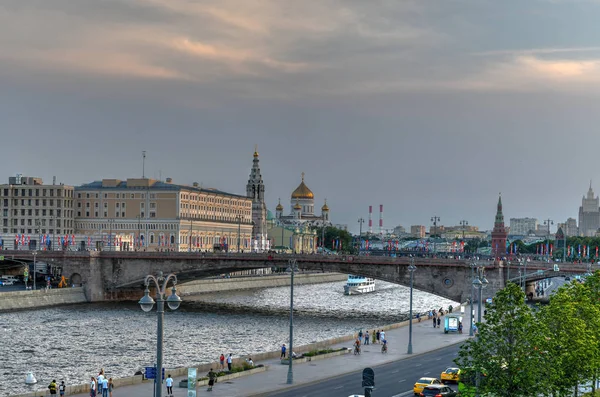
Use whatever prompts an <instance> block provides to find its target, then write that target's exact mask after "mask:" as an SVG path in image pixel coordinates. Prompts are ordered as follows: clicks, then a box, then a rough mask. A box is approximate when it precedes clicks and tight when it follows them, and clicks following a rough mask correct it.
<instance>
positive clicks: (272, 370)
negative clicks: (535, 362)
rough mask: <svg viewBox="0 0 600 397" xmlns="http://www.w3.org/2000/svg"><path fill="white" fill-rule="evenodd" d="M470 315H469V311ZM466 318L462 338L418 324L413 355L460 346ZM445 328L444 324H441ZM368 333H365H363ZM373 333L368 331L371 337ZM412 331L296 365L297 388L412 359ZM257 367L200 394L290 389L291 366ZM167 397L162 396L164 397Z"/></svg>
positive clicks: (143, 395) (135, 396)
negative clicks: (258, 369)
mask: <svg viewBox="0 0 600 397" xmlns="http://www.w3.org/2000/svg"><path fill="white" fill-rule="evenodd" d="M467 314H468V311H467ZM467 317H468V316H467V315H465V318H464V319H463V324H464V325H465V327H464V329H465V331H466V332H464V333H463V334H457V333H450V334H444V330H443V325H442V328H441V329H440V328H433V326H432V323H431V320H427V318H426V317H425V318H424V319H423V320H422V321H421V322H420V323H417V322H415V323H414V325H413V337H412V345H413V355H415V354H420V353H426V352H430V351H432V350H437V349H440V348H444V347H446V346H449V345H452V344H456V343H460V342H462V341H464V340H466V339H467V338H468V337H469V333H468V324H469V319H468V318H467ZM442 324H443V323H442ZM363 331H366V330H363ZM371 332H373V330H369V333H371ZM408 333H409V327H408V326H405V327H401V328H396V329H390V330H388V331H386V332H385V336H386V339H387V340H388V345H389V348H388V353H387V354H382V353H381V345H380V344H374V345H365V346H363V347H362V354H360V355H357V356H355V355H354V354H352V353H350V354H346V355H342V356H337V357H333V358H330V359H325V360H320V361H314V362H307V363H302V364H295V365H294V366H293V374H294V385H296V386H297V385H301V384H306V383H312V382H316V381H320V380H324V379H328V378H332V377H335V376H339V375H343V374H346V373H349V372H354V371H360V370H362V369H363V368H365V367H373V366H376V365H380V364H384V363H387V362H391V361H396V360H402V359H404V358H407V357H410V356H409V355H408V354H406V350H407V347H408ZM351 346H352V341H349V342H345V343H340V344H337V345H333V346H332V348H340V347H351ZM256 364H265V365H268V366H269V370H268V371H266V372H262V373H259V374H255V375H250V376H247V377H241V378H237V379H232V380H230V381H224V382H223V383H220V382H217V383H216V384H215V387H214V389H213V391H211V392H208V391H206V387H205V386H204V387H198V388H197V394H198V395H199V396H209V395H210V396H215V397H216V396H219V397H224V396H227V397H239V396H252V395H256V394H264V393H269V392H275V391H281V390H284V389H286V388H288V387H290V385H288V384H287V383H286V380H287V372H288V366H287V365H282V364H281V363H280V361H279V360H278V359H273V360H267V361H263V362H260V363H256ZM203 376H205V374H198V377H203ZM181 379H184V378H183V377H180V378H177V379H175V387H174V388H173V395H174V396H175V397H185V396H187V389H184V388H179V387H178V385H179V381H180V380H181ZM152 388H153V383H151V382H148V383H143V384H141V385H135V386H126V387H122V388H119V389H115V391H114V394H115V396H127V397H149V396H152V395H153V389H152ZM88 395H89V394H78V395H77V396H78V397H84V396H88ZM164 395H165V394H164V393H163V396H164Z"/></svg>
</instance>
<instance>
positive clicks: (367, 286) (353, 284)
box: [344, 274, 375, 295]
mask: <svg viewBox="0 0 600 397" xmlns="http://www.w3.org/2000/svg"><path fill="white" fill-rule="evenodd" d="M368 292H375V280H373V279H372V278H368V277H364V276H355V275H353V274H349V275H348V282H347V283H346V285H344V295H358V294H366V293H368Z"/></svg>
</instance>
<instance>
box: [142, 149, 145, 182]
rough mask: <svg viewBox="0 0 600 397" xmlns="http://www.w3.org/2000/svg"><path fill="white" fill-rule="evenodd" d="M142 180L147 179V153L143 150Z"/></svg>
mask: <svg viewBox="0 0 600 397" xmlns="http://www.w3.org/2000/svg"><path fill="white" fill-rule="evenodd" d="M142 179H146V151H145V150H142Z"/></svg>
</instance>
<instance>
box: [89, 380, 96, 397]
mask: <svg viewBox="0 0 600 397" xmlns="http://www.w3.org/2000/svg"><path fill="white" fill-rule="evenodd" d="M91 379H92V381H91V382H90V397H96V378H94V377H93V376H92V378H91Z"/></svg>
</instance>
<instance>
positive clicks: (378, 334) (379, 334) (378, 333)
mask: <svg viewBox="0 0 600 397" xmlns="http://www.w3.org/2000/svg"><path fill="white" fill-rule="evenodd" d="M376 336H377V343H378V344H379V341H380V340H381V339H379V337H380V336H381V333H380V332H379V330H377V335H376Z"/></svg>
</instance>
